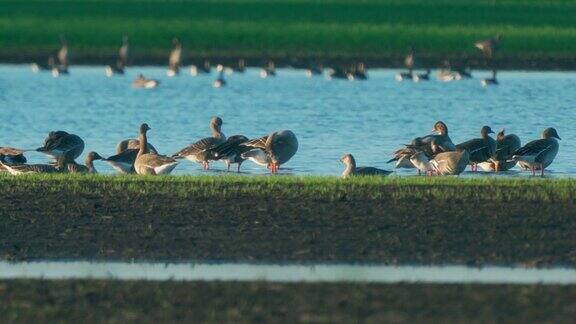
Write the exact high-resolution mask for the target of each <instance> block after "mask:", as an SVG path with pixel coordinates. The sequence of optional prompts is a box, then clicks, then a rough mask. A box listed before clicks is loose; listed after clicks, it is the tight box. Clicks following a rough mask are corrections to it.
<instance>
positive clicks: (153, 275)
mask: <svg viewBox="0 0 576 324" xmlns="http://www.w3.org/2000/svg"><path fill="white" fill-rule="evenodd" d="M17 278H18V279H24V278H27V279H40V278H42V279H115V280H184V281H198V280H200V281H212V280H223V281H269V282H300V281H304V282H372V283H396V282H421V283H484V284H504V283H506V284H536V283H544V284H576V269H566V268H552V269H526V268H508V267H483V268H473V267H465V266H399V267H395V266H378V265H326V264H319V265H267V264H236V263H229V264H209V263H172V264H170V263H168V264H166V263H122V262H87V261H66V262H57V261H46V262H16V263H11V262H5V261H0V279H17Z"/></svg>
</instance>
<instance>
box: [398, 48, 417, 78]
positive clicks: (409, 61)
mask: <svg viewBox="0 0 576 324" xmlns="http://www.w3.org/2000/svg"><path fill="white" fill-rule="evenodd" d="M414 61H415V60H414V47H410V49H409V50H408V54H407V55H406V57H405V58H404V66H406V68H407V69H408V72H400V73H398V74H396V76H395V77H394V78H395V79H396V81H398V82H401V81H404V80H412V79H413V75H414V74H413V73H414Z"/></svg>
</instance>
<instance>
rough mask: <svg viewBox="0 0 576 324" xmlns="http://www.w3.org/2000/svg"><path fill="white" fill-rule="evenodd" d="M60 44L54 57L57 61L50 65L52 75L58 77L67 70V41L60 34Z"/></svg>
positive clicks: (66, 72) (65, 73)
mask: <svg viewBox="0 0 576 324" xmlns="http://www.w3.org/2000/svg"><path fill="white" fill-rule="evenodd" d="M60 44H61V47H60V49H59V50H58V53H57V55H56V58H57V59H58V62H57V64H56V65H54V66H53V67H52V76H53V77H58V76H60V75H67V74H69V72H68V64H69V61H68V42H67V41H66V39H65V38H64V36H62V35H60Z"/></svg>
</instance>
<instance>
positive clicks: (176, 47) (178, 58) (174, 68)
mask: <svg viewBox="0 0 576 324" xmlns="http://www.w3.org/2000/svg"><path fill="white" fill-rule="evenodd" d="M172 45H173V47H172V50H171V51H170V56H169V57H168V71H167V72H166V75H168V76H169V77H173V76H175V75H177V74H178V73H179V72H180V64H181V63H182V43H181V42H180V40H179V39H178V38H173V39H172Z"/></svg>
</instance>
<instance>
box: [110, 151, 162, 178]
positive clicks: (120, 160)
mask: <svg viewBox="0 0 576 324" xmlns="http://www.w3.org/2000/svg"><path fill="white" fill-rule="evenodd" d="M139 150H140V146H138V149H126V150H124V151H122V152H120V153H118V154H116V155H112V156H109V157H108V158H106V159H102V161H104V162H106V163H108V164H110V166H112V167H113V168H114V169H115V170H116V171H118V172H120V173H124V174H131V173H135V172H136V171H135V170H134V162H136V158H137V157H138V151H139ZM150 152H151V153H154V152H152V151H150ZM154 154H158V153H154Z"/></svg>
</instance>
